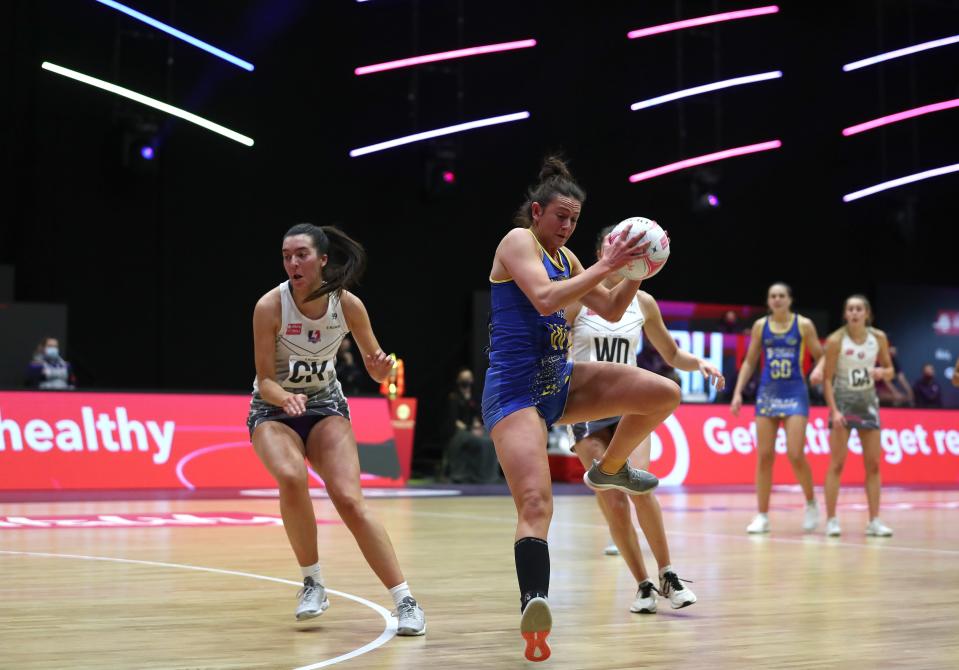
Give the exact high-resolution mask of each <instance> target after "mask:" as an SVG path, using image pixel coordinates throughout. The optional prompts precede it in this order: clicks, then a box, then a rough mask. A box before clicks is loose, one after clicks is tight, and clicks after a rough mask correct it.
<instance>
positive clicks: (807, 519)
mask: <svg viewBox="0 0 959 670" xmlns="http://www.w3.org/2000/svg"><path fill="white" fill-rule="evenodd" d="M818 525H819V505H817V504H816V501H815V500H813V501H812V502H811V503H808V502H807V503H806V513H805V515H804V516H803V520H802V529H803V530H804V531H806V532H807V533H809V532H811V531H814V530H816V526H818Z"/></svg>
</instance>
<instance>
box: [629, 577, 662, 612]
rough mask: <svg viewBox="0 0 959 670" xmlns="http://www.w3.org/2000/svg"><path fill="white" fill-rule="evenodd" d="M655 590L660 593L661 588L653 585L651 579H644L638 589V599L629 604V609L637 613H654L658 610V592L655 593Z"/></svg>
mask: <svg viewBox="0 0 959 670" xmlns="http://www.w3.org/2000/svg"><path fill="white" fill-rule="evenodd" d="M653 591H655V592H656V593H659V589H657V588H656V587H655V586H654V585H653V581H652V580H651V579H644V580H643V581H642V582H640V584H639V588H637V589H636V600H634V601H633V604H632V605H630V606H629V611H630V612H635V613H636V614H654V613H655V612H656V593H653Z"/></svg>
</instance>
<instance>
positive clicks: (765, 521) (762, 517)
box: [746, 514, 769, 533]
mask: <svg viewBox="0 0 959 670" xmlns="http://www.w3.org/2000/svg"><path fill="white" fill-rule="evenodd" d="M746 532H747V533H768V532H769V516H768V515H766V514H757V515H756V516H754V517H753V520H752V521H751V522H750V524H749V525H748V526H746Z"/></svg>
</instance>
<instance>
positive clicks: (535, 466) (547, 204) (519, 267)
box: [483, 158, 679, 661]
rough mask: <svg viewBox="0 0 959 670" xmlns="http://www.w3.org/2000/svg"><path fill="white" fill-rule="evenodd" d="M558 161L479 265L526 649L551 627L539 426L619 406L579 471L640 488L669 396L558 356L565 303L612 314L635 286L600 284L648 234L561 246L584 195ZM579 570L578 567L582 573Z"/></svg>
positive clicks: (492, 413)
mask: <svg viewBox="0 0 959 670" xmlns="http://www.w3.org/2000/svg"><path fill="white" fill-rule="evenodd" d="M585 197H586V196H585V193H584V192H583V189H582V188H581V187H580V186H579V185H578V184H577V183H576V182H575V181H574V180H573V177H572V175H571V174H570V173H569V170H568V169H567V167H566V165H565V163H564V162H563V161H561V160H559V159H557V158H547V159H546V161H545V162H544V164H543V167H542V170H541V171H540V176H539V181H538V183H537V184H536V185H534V186H533V187H532V188H531V189H529V191H528V192H527V197H526V201H525V202H524V203H523V205H521V207H520V209H519V211H518V212H517V216H516V222H517V223H518V224H519V225H520V226H521V227H518V228H516V229H514V230H511V231H510V232H509V233H507V234H506V236H505V237H503V239H502V241H501V242H500V243H499V246H498V247H497V249H496V253H495V255H494V257H493V265H492V268H491V270H490V275H489V280H490V294H491V295H490V300H491V306H492V309H491V319H490V353H489V361H490V367H489V369H488V370H487V372H486V386H485V389H484V393H483V421H484V423H485V424H486V427H487V429H488V430H489V432H490V436H491V437H492V438H493V443H494V445H495V447H496V454H497V456H498V457H499V462H500V465H501V466H502V468H503V472H504V473H505V475H506V481H507V483H508V484H509V488H510V492H511V493H512V495H513V501H514V503H515V504H516V510H517V516H518V518H517V524H516V534H515V542H516V543H515V545H514V558H515V561H516V576H517V579H518V581H519V590H520V609H521V612H522V616H521V621H520V631H521V633H522V635H523V638H524V639H525V640H526V651H525V654H526V658H527V659H529V660H531V661H542V660H545V659H547V658H549V655H550V649H549V645H548V643H547V641H546V638H547V636H548V635H549V633H550V630H551V629H552V621H553V619H552V613H551V611H550V608H549V603H548V601H547V597H548V593H549V570H550V562H549V548H548V545H547V541H546V538H547V535H548V532H549V525H550V520H551V519H552V515H553V496H552V485H551V480H550V472H549V462H548V460H547V457H546V441H547V430H548V429H549V427H550V426H552V425H553V424H554V423H576V422H582V421H589V420H593V419H599V418H602V417H605V416H610V415H623V419H622V420H621V421H620V423H619V426H618V427H617V428H616V432H615V433H614V434H613V437H612V439H611V440H610V443H609V447H608V448H607V449H606V452H605V453H604V454H602V457H601V458H600V459H599V460H597V461H593V464H592V467H590V468H589V470H588V471H587V473H586V475H585V478H584V479H585V481H586V482H587V484H588V485H589V486H590V487H591V488H596V489H603V490H607V489H618V490H621V491H625V492H626V493H630V494H641V493H646V492H648V491H649V490H651V489H652V488H654V487H655V486H656V485H657V484H658V480H657V479H656V477H654V476H653V475H651V474H649V473H648V472H645V471H643V470H637V469H635V468H632V467H630V466H629V464H628V463H627V457H628V456H629V454H630V453H631V452H632V451H633V450H634V449H635V448H636V445H637V444H640V443H641V442H642V441H643V440H644V439H646V437H647V436H648V435H649V434H650V433H651V432H652V430H653V429H654V428H655V427H656V426H658V425H659V424H660V423H662V422H663V420H665V419H666V417H668V416H669V415H670V414H672V412H673V410H674V409H675V408H676V406H677V405H678V404H679V388H678V387H677V386H676V384H674V383H672V382H671V381H669V380H667V379H664V378H662V377H660V376H658V375H655V374H653V373H651V372H648V371H646V370H641V369H639V368H636V367H633V366H626V365H616V364H615V363H607V362H589V363H576V364H575V366H574V364H573V362H572V361H569V360H568V352H569V344H570V328H569V325H568V324H567V323H566V319H565V308H566V307H567V306H568V305H570V304H572V303H573V302H576V301H580V302H582V303H583V304H584V305H586V306H587V307H589V308H590V309H592V310H594V311H596V312H598V313H599V314H602V315H603V316H604V317H605V318H607V319H609V320H610V321H618V320H619V319H620V318H622V316H623V312H624V311H625V310H626V307H627V306H628V305H629V303H630V302H631V301H632V300H633V298H634V297H635V296H636V290H637V289H638V288H639V281H630V280H625V281H623V282H621V283H620V284H619V285H618V286H617V287H616V288H614V289H612V290H610V289H607V288H606V287H605V286H603V285H602V282H603V280H604V279H606V277H608V276H609V275H610V274H612V273H614V272H616V271H617V270H619V269H620V268H621V267H624V266H625V265H626V264H627V263H629V262H630V261H632V260H636V259H638V258H641V257H642V255H643V254H645V253H646V252H647V251H648V249H649V244H648V243H642V238H641V237H640V236H636V237H634V238H632V239H631V240H630V239H627V237H628V231H623V233H622V234H620V235H618V236H617V237H616V238H614V239H613V240H611V241H610V244H609V245H607V247H606V248H605V249H604V250H603V255H602V258H601V259H600V260H599V261H598V262H597V263H595V264H594V265H592V266H590V267H589V268H588V269H586V268H584V267H583V266H582V264H581V263H580V262H579V260H578V259H577V258H576V256H575V255H574V254H573V253H572V252H570V251H569V250H568V249H566V248H565V247H564V246H563V245H564V244H566V241H567V240H568V239H569V237H570V236H571V235H572V234H573V232H574V231H575V229H576V224H577V222H578V220H579V215H580V210H581V209H582V204H583V200H584V199H585ZM584 578H586V579H588V576H584Z"/></svg>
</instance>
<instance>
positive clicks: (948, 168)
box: [842, 163, 959, 202]
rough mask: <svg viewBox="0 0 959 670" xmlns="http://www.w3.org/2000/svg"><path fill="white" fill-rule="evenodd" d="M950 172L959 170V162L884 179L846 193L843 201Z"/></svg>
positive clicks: (857, 198) (850, 200)
mask: <svg viewBox="0 0 959 670" xmlns="http://www.w3.org/2000/svg"><path fill="white" fill-rule="evenodd" d="M950 172H959V163H954V164H952V165H945V166H943V167H940V168H935V169H932V170H926V171H925V172H917V173H916V174H911V175H909V176H908V177H899V179H893V180H892V181H884V182H882V183H881V184H876V185H875V186H870V187H869V188H864V189H862V190H861V191H853V192H852V193H847V194H846V195H844V196H843V197H842V201H843V202H852V201H853V200H859V198H865V197H866V196H867V195H872V194H873V193H879V192H880V191H886V190H888V189H890V188H896V187H897V186H903V185H904V184H911V183H913V182H914V181H922V180H923V179H930V178H932V177H938V176H940V175H944V174H949V173H950Z"/></svg>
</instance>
